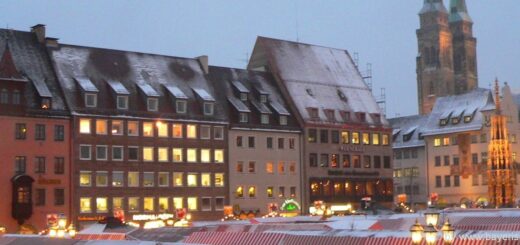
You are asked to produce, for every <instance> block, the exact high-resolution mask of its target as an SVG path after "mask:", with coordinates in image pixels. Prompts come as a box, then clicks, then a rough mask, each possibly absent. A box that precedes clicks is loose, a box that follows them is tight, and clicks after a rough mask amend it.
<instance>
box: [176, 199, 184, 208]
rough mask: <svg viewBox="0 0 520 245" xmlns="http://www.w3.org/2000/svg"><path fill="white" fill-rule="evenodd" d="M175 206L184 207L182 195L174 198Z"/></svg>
mask: <svg viewBox="0 0 520 245" xmlns="http://www.w3.org/2000/svg"><path fill="white" fill-rule="evenodd" d="M173 208H175V209H179V208H184V200H183V198H182V197H174V198H173Z"/></svg>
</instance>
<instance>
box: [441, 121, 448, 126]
mask: <svg viewBox="0 0 520 245" xmlns="http://www.w3.org/2000/svg"><path fill="white" fill-rule="evenodd" d="M439 124H440V125H441V126H446V124H448V119H441V120H440V122H439Z"/></svg>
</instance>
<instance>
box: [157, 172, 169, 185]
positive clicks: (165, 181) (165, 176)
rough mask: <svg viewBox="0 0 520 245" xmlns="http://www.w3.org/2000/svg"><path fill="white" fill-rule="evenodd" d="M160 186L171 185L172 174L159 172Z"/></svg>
mask: <svg viewBox="0 0 520 245" xmlns="http://www.w3.org/2000/svg"><path fill="white" fill-rule="evenodd" d="M158 175H159V176H158V180H159V186H160V187H167V186H168V185H169V183H170V173H168V172H159V174H158Z"/></svg>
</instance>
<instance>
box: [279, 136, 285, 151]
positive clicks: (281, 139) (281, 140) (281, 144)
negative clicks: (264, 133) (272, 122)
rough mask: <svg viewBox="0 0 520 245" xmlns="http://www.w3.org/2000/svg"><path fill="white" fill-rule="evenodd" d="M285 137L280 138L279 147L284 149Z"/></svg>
mask: <svg viewBox="0 0 520 245" xmlns="http://www.w3.org/2000/svg"><path fill="white" fill-rule="evenodd" d="M283 143H284V138H278V149H283V148H284V146H283Z"/></svg>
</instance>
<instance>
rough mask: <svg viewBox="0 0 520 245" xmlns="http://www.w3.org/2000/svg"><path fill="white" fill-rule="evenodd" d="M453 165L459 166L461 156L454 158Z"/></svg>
mask: <svg viewBox="0 0 520 245" xmlns="http://www.w3.org/2000/svg"><path fill="white" fill-rule="evenodd" d="M453 165H456V166H457V165H459V156H453Z"/></svg>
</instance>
